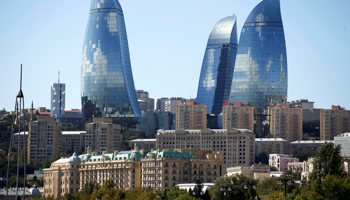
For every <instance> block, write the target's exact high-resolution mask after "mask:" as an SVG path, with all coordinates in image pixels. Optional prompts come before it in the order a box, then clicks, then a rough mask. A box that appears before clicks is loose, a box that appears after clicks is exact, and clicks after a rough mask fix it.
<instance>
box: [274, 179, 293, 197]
mask: <svg viewBox="0 0 350 200" xmlns="http://www.w3.org/2000/svg"><path fill="white" fill-rule="evenodd" d="M287 177H288V179H287ZM277 184H279V185H281V184H283V185H284V197H287V184H288V185H293V181H292V180H291V176H290V175H287V174H286V175H285V176H284V177H283V179H280V180H278V181H277Z"/></svg>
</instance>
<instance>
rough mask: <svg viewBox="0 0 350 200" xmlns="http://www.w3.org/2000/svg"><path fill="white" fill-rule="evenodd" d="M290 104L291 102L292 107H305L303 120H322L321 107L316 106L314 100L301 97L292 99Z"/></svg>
mask: <svg viewBox="0 0 350 200" xmlns="http://www.w3.org/2000/svg"><path fill="white" fill-rule="evenodd" d="M288 104H290V107H291V108H301V109H303V121H315V120H320V109H316V108H314V102H311V101H309V100H307V99H300V100H296V101H291V102H289V103H288Z"/></svg>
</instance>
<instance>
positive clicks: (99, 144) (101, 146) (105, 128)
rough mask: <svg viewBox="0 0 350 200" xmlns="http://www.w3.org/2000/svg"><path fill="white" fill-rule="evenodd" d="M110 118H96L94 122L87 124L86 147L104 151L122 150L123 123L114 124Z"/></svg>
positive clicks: (100, 151)
mask: <svg viewBox="0 0 350 200" xmlns="http://www.w3.org/2000/svg"><path fill="white" fill-rule="evenodd" d="M112 121H113V120H112V119H110V118H94V119H93V122H92V123H88V124H86V126H85V127H86V136H85V148H87V147H88V146H89V147H91V149H92V151H96V152H99V153H102V152H103V151H107V152H113V151H114V150H120V149H121V148H122V143H123V135H122V134H121V125H120V124H113V123H112Z"/></svg>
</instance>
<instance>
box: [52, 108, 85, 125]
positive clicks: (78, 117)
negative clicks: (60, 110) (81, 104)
mask: <svg viewBox="0 0 350 200" xmlns="http://www.w3.org/2000/svg"><path fill="white" fill-rule="evenodd" d="M53 116H54V117H55V121H56V122H60V123H61V124H62V126H67V125H72V126H78V125H80V124H82V123H83V112H82V111H81V110H80V109H72V110H66V111H65V113H64V114H54V115H53Z"/></svg>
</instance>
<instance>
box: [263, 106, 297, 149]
mask: <svg viewBox="0 0 350 200" xmlns="http://www.w3.org/2000/svg"><path fill="white" fill-rule="evenodd" d="M269 115H270V116H269V123H270V132H271V134H272V135H273V136H274V137H276V138H283V139H285V140H287V141H288V142H292V141H296V140H302V139H303V120H302V118H303V112H302V109H301V108H291V107H290V104H283V105H282V106H280V105H277V106H276V107H270V108H269Z"/></svg>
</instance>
